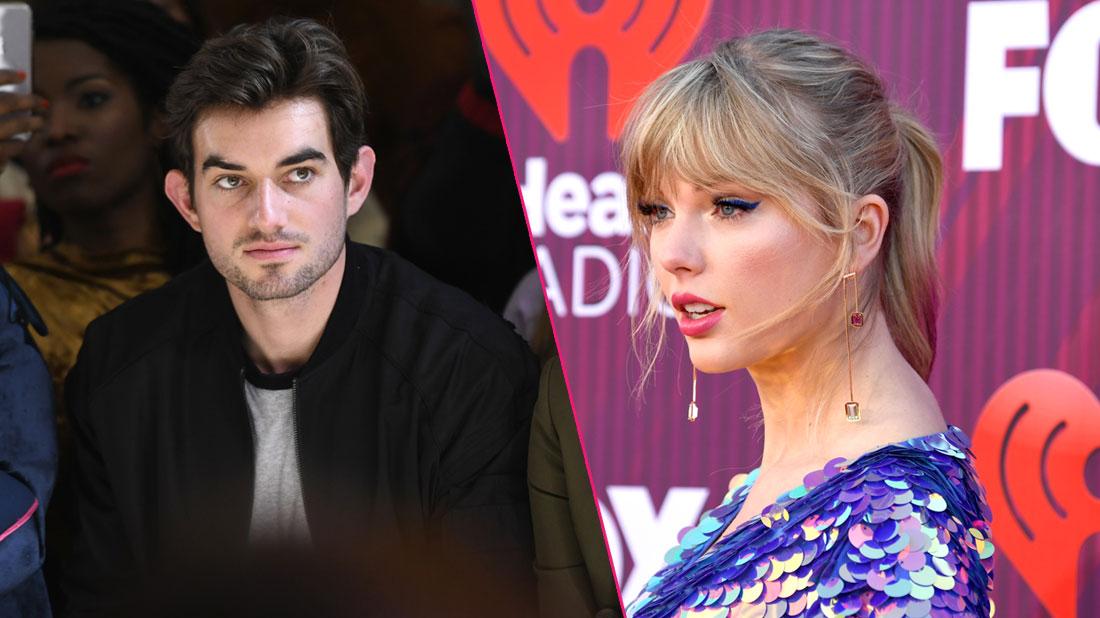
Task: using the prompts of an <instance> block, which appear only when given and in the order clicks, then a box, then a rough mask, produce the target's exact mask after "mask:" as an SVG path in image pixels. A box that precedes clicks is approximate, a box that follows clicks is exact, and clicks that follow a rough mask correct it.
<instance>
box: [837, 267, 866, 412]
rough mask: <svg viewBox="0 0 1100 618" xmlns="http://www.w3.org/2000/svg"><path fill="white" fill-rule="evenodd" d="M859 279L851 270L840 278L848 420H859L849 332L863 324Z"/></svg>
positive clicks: (845, 406)
mask: <svg viewBox="0 0 1100 618" xmlns="http://www.w3.org/2000/svg"><path fill="white" fill-rule="evenodd" d="M849 279H851V280H852V290H853V291H854V292H855V294H854V296H855V298H854V299H853V301H852V308H853V310H852V312H851V313H848V280H849ZM858 281H859V279H858V277H856V273H854V272H850V273H848V274H846V275H844V277H843V278H842V279H841V280H840V283H841V287H843V288H844V345H845V346H846V347H847V348H848V399H849V401H848V403H846V404H844V413H845V415H846V416H847V417H848V421H849V422H852V423H856V422H859V420H860V418H861V417H860V415H859V403H857V402H856V395H855V387H854V386H853V379H852V339H851V337H850V336H849V333H848V327H849V326H851V327H852V328H860V327H862V326H863V313H861V312H860V311H859V283H858Z"/></svg>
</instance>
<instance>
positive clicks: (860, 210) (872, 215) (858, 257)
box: [852, 193, 890, 272]
mask: <svg viewBox="0 0 1100 618" xmlns="http://www.w3.org/2000/svg"><path fill="white" fill-rule="evenodd" d="M853 208H854V209H855V212H856V224H855V226H854V227H853V228H852V249H853V257H854V259H853V264H852V266H853V269H854V270H856V271H857V272H859V271H862V270H863V269H865V268H867V266H868V265H869V264H871V262H873V261H874V260H875V258H876V257H877V256H878V254H879V250H880V249H881V248H882V239H883V238H885V237H886V226H887V225H889V224H890V208H889V207H888V206H887V205H886V202H885V201H884V200H883V199H882V198H881V197H880V196H878V195H875V194H873V193H872V194H870V195H864V196H863V197H861V198H859V199H858V200H856V202H855V204H853Z"/></svg>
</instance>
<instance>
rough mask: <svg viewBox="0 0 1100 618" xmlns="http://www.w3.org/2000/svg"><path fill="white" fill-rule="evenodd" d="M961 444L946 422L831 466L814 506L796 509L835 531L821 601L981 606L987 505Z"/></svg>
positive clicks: (987, 568) (965, 441)
mask: <svg viewBox="0 0 1100 618" xmlns="http://www.w3.org/2000/svg"><path fill="white" fill-rule="evenodd" d="M969 445H970V441H969V438H967V436H966V434H965V433H964V432H963V431H962V430H961V429H958V428H957V427H950V428H948V430H947V431H944V432H941V433H937V434H931V435H928V436H922V437H919V438H913V439H909V440H905V441H902V442H898V443H894V444H890V445H887V446H884V447H881V448H879V449H876V450H874V451H871V452H869V453H867V454H865V455H863V456H861V457H859V458H858V459H856V460H854V461H852V462H851V463H848V464H845V465H842V466H841V470H840V471H839V473H838V474H837V475H836V478H835V479H834V482H833V483H832V484H831V487H830V490H829V491H827V492H823V493H822V495H821V496H819V499H818V500H815V501H814V502H817V503H818V508H820V509H821V510H820V512H821V515H822V516H821V517H816V516H815V515H813V514H806V518H807V520H812V521H813V523H814V526H815V527H824V528H825V530H826V531H827V533H828V534H829V535H830V536H833V537H835V538H836V542H835V544H833V546H832V547H831V548H829V549H828V550H827V553H829V554H831V555H832V559H831V560H826V561H825V562H824V563H823V564H829V565H831V568H830V569H829V570H828V571H826V572H820V578H819V579H818V581H817V586H816V589H815V590H816V592H817V596H818V599H819V602H820V603H821V604H822V607H823V608H824V607H829V608H831V609H835V610H839V609H841V608H852V607H858V608H864V607H887V606H893V607H897V608H905V611H906V615H910V616H925V615H928V614H929V612H930V610H931V607H933V606H936V607H944V608H947V609H949V610H952V611H955V612H964V613H967V614H973V615H981V616H984V615H988V614H989V612H990V605H989V589H990V588H991V585H992V574H993V564H992V556H993V551H994V548H993V545H992V543H991V541H990V532H989V520H990V514H989V508H988V507H987V506H986V504H985V498H984V494H983V491H982V489H981V485H980V484H979V483H978V480H977V475H976V472H975V470H974V467H973V464H972V458H971V455H970V452H969ZM841 522H843V524H842V525H838V524H841ZM802 527H803V528H804V529H805V528H806V522H803V526H802Z"/></svg>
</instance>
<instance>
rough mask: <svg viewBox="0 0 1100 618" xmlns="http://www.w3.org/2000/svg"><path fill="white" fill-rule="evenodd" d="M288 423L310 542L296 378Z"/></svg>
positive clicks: (291, 390) (293, 380)
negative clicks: (299, 437) (299, 434)
mask: <svg viewBox="0 0 1100 618" xmlns="http://www.w3.org/2000/svg"><path fill="white" fill-rule="evenodd" d="M290 424H291V434H292V435H293V436H294V462H295V463H296V464H298V465H297V466H295V467H296V468H297V472H298V491H300V492H301V493H302V514H303V515H304V516H305V518H306V533H307V534H308V535H309V542H310V544H312V543H313V532H312V531H311V530H310V529H309V512H308V510H307V509H306V484H305V483H304V482H303V481H302V446H301V444H299V443H298V378H291V380H290ZM253 491H255V490H253Z"/></svg>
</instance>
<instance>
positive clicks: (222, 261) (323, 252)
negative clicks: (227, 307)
mask: <svg viewBox="0 0 1100 618" xmlns="http://www.w3.org/2000/svg"><path fill="white" fill-rule="evenodd" d="M333 232H334V233H333V234H331V235H326V237H325V238H324V239H323V241H322V242H321V243H320V244H319V245H317V254H316V257H315V258H314V259H313V260H311V261H309V262H307V263H305V264H303V265H302V266H301V267H299V268H298V270H297V272H294V273H291V274H290V275H289V276H281V275H280V272H281V271H283V270H285V269H287V268H289V266H288V265H286V264H273V265H270V266H263V267H262V268H263V270H264V272H265V275H264V276H263V277H262V278H261V279H259V280H254V279H250V278H249V277H248V275H246V274H245V273H244V270H242V269H241V267H240V265H238V264H237V263H235V262H234V261H233V258H232V254H230V255H229V256H219V257H218V259H216V260H214V258H213V254H211V255H212V257H211V260H213V261H214V267H215V268H216V269H217V270H218V272H220V273H221V274H222V276H223V277H225V280H226V281H228V282H229V283H231V284H232V285H233V286H234V287H236V288H237V289H239V290H240V291H241V292H244V294H245V295H246V296H248V297H249V298H251V299H252V300H256V301H269V300H283V299H287V298H294V297H295V296H298V295H299V294H302V293H303V292H305V291H306V290H308V289H310V287H312V286H313V284H314V283H316V282H317V280H318V279H320V278H321V277H322V276H323V275H324V274H325V273H327V272H328V271H329V270H330V269H331V268H332V266H333V265H334V264H335V263H336V260H338V259H339V258H340V252H341V251H343V249H344V238H345V236H346V234H347V222H346V221H345V222H344V225H341V226H340V229H339V230H333ZM253 238H256V236H252V237H249V238H247V239H241V240H238V241H237V243H234V245H235V246H237V245H239V244H243V242H245V241H251V240H252V239H253ZM262 238H263V239H264V240H265V241H267V242H274V241H278V240H292V241H298V242H303V245H305V246H308V241H309V237H308V236H304V235H291V236H284V235H280V234H276V235H274V236H270V237H262Z"/></svg>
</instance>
